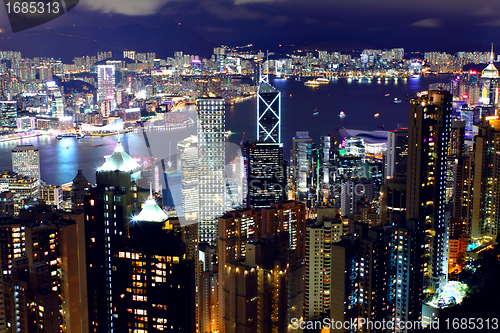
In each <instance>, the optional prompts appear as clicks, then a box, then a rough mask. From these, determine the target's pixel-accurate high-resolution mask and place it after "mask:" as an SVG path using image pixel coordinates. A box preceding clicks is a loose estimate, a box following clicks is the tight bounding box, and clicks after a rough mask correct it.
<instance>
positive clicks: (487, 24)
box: [479, 19, 500, 26]
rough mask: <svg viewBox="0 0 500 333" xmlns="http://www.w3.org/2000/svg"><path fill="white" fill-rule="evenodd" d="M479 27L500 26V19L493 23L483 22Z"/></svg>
mask: <svg viewBox="0 0 500 333" xmlns="http://www.w3.org/2000/svg"><path fill="white" fill-rule="evenodd" d="M479 25H486V26H500V19H497V20H493V21H487V22H482V23H480V24H479Z"/></svg>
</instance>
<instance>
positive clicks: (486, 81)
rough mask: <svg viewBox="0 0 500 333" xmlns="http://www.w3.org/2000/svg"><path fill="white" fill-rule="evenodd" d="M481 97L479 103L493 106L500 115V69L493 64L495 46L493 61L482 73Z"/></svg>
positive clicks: (491, 60)
mask: <svg viewBox="0 0 500 333" xmlns="http://www.w3.org/2000/svg"><path fill="white" fill-rule="evenodd" d="M481 81H482V86H481V97H480V98H479V102H480V103H481V104H483V105H491V106H493V107H494V109H495V114H498V101H499V90H500V87H499V85H500V75H499V74H498V69H497V68H496V67H495V65H494V64H493V45H492V46H491V59H490V63H489V64H488V66H486V68H485V69H483V71H482V73H481Z"/></svg>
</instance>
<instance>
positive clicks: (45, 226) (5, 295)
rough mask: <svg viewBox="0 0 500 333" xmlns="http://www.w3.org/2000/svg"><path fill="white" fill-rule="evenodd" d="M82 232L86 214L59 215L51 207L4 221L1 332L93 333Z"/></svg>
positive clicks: (0, 226) (0, 234)
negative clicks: (89, 330)
mask: <svg viewBox="0 0 500 333" xmlns="http://www.w3.org/2000/svg"><path fill="white" fill-rule="evenodd" d="M75 218H76V220H75ZM82 229H83V214H82V213H81V212H79V213H76V212H75V213H70V214H67V213H64V214H62V215H59V216H57V215H53V214H52V213H51V211H50V209H49V208H48V207H46V206H38V207H32V208H29V210H25V211H23V212H22V214H21V216H20V218H19V219H6V220H2V221H1V222H0V238H1V242H2V244H4V247H2V249H1V250H0V256H1V258H2V267H1V269H2V275H1V279H2V295H1V297H0V304H1V305H0V306H1V307H2V309H3V311H2V316H0V330H2V331H6V332H21V333H27V332H48V331H50V332H60V331H64V332H66V331H68V332H69V331H71V332H77V333H79V332H88V316H87V311H88V309H87V306H86V302H85V300H84V298H85V296H86V292H87V290H86V281H85V279H86V277H85V246H84V242H85V240H84V236H83V230H82ZM68 244H71V248H68ZM79 251H81V253H80V252H79ZM82 299H83V300H82Z"/></svg>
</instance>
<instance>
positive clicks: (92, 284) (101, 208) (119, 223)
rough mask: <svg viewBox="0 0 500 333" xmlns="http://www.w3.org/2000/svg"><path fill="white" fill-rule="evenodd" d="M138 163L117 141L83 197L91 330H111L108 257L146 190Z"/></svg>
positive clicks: (111, 300)
mask: <svg viewBox="0 0 500 333" xmlns="http://www.w3.org/2000/svg"><path fill="white" fill-rule="evenodd" d="M140 177H141V171H140V169H139V165H138V164H137V162H135V161H134V160H133V159H132V158H131V157H130V156H129V155H128V154H127V153H126V152H125V151H124V150H123V147H122V145H121V143H120V142H118V144H117V145H116V147H115V150H114V152H113V154H112V155H111V156H110V157H109V158H108V159H107V160H106V162H104V164H103V165H102V166H101V167H99V168H98V169H97V173H96V181H97V186H96V187H94V188H92V189H90V191H89V192H90V193H89V195H87V196H86V197H85V202H84V209H85V215H86V217H85V218H86V221H89V222H88V223H86V225H85V228H86V231H85V234H86V238H87V239H86V242H87V253H88V256H87V261H88V262H87V264H88V266H87V267H88V270H87V274H88V286H89V290H90V291H91V292H90V293H89V314H90V319H89V321H90V323H91V329H92V330H93V331H94V332H113V326H112V325H113V323H112V321H113V320H115V317H114V310H113V308H114V305H113V301H114V300H116V298H117V297H118V296H117V295H113V289H112V284H113V283H112V282H113V281H112V278H113V277H112V269H111V265H112V262H111V258H112V257H113V255H115V254H116V251H117V247H116V245H117V244H118V243H119V242H121V240H122V237H126V236H128V234H129V226H130V222H131V219H132V217H133V216H134V215H136V214H137V213H138V212H139V210H140V202H141V201H142V199H143V197H145V194H146V193H147V191H141V190H140V189H138V186H137V180H138V179H139V178H140Z"/></svg>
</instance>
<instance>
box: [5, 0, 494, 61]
mask: <svg viewBox="0 0 500 333" xmlns="http://www.w3.org/2000/svg"><path fill="white" fill-rule="evenodd" d="M499 11H500V9H499V4H498V3H495V2H494V1H491V0H482V1H475V2H460V3H457V2H453V1H448V0H446V1H439V2H432V1H419V2H417V3H412V4H408V3H400V2H398V1H393V0H384V1H377V2H373V3H371V2H370V3H365V2H361V1H349V2H347V1H343V2H340V3H332V2H327V1H320V0H317V1H313V2H307V3H297V2H291V1H255V0H243V1H235V2H230V1H219V0H213V1H183V2H179V1H164V0H149V1H143V2H141V5H137V4H135V3H134V2H132V1H129V2H123V1H117V0H116V1H113V0H107V1H96V0H94V1H92V0H81V1H80V3H79V4H78V5H77V6H76V7H75V8H74V9H73V10H72V11H71V12H68V13H67V14H66V15H63V16H62V17H59V18H58V19H56V20H53V21H51V22H48V23H46V24H44V25H42V26H40V27H37V28H33V29H31V30H27V31H26V32H21V33H17V34H13V33H12V32H11V29H10V27H9V25H8V19H7V16H6V12H5V11H4V10H1V11H0V22H1V23H0V29H1V32H0V38H2V39H0V40H3V41H4V42H6V43H8V44H9V45H16V43H19V44H21V43H22V41H24V40H25V38H24V37H23V36H24V35H26V34H29V35H33V34H35V35H37V36H38V43H40V44H41V45H37V42H36V41H37V39H34V40H33V41H34V43H32V44H33V45H32V47H33V48H39V47H42V48H44V49H45V50H50V49H54V50H55V49H57V48H58V47H57V44H56V40H54V41H51V40H50V39H49V38H45V37H44V34H43V33H49V34H50V35H51V36H54V35H61V34H63V35H67V36H73V37H74V38H70V40H71V39H79V40H82V38H84V39H85V38H86V37H87V35H86V34H88V33H89V31H90V30H89V31H84V30H86V29H82V28H84V27H85V28H87V29H92V28H103V29H108V28H112V29H114V28H117V27H119V26H123V25H131V24H132V25H134V24H137V25H143V26H145V27H149V28H153V27H160V26H163V25H166V26H165V27H166V28H165V33H166V34H168V30H171V25H173V24H181V25H185V26H187V27H188V28H189V29H192V30H193V33H194V34H199V35H201V36H202V39H204V40H206V41H207V42H209V43H214V44H216V45H220V44H226V45H232V46H236V45H245V44H247V43H254V44H255V45H259V47H263V48H264V47H266V48H269V47H271V46H278V45H279V44H282V45H283V47H286V46H287V45H291V44H295V45H298V46H301V47H302V46H304V45H311V46H313V47H314V46H316V45H327V46H328V45H330V46H331V47H337V48H342V47H343V48H346V49H353V48H356V49H359V48H370V47H371V48H393V47H404V48H406V49H407V50H409V51H419V50H421V51H448V52H456V51H459V50H460V49H464V50H467V51H469V50H473V49H474V50H485V51H486V50H487V49H488V47H489V44H490V43H491V42H494V43H500V40H498V37H497V36H498V35H499V31H500V20H499V19H498V15H497V13H498V12H499ZM169 26H170V29H169V28H168V27H169ZM82 30H83V31H82ZM41 32H43V33H42V34H40V33H41ZM145 33H148V32H145ZM59 37H60V36H59ZM91 37H99V36H98V34H95V33H94V34H92V36H91ZM157 38H158V41H159V40H161V39H162V38H164V37H162V36H161V35H158V36H157ZM167 38H168V37H167ZM92 39H94V38H92ZM73 42H75V41H74V40H73ZM151 43H152V44H153V42H151ZM19 46H21V45H19ZM101 46H104V45H101ZM140 51H143V52H145V51H146V50H140ZM342 51H345V50H342ZM55 55H56V54H54V56H55Z"/></svg>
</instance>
